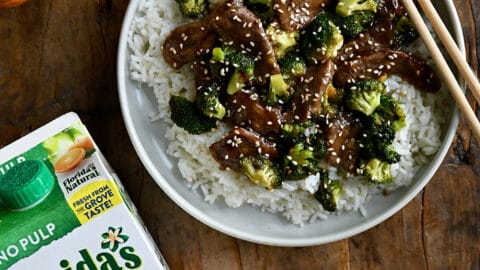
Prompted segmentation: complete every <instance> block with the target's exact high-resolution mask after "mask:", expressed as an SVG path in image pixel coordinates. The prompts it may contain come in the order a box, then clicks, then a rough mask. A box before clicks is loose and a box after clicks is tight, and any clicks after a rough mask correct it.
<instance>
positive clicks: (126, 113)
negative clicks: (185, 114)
mask: <svg viewBox="0 0 480 270" xmlns="http://www.w3.org/2000/svg"><path fill="white" fill-rule="evenodd" d="M141 1H142V0H132V1H130V3H129V5H128V7H127V11H126V13H125V16H124V19H123V22H122V28H121V31H120V38H119V43H118V51H117V86H118V94H119V99H120V106H121V111H122V116H123V117H122V118H123V121H124V124H125V126H126V129H127V132H128V135H129V138H130V141H131V142H132V145H133V147H134V149H135V152H136V154H137V156H138V157H139V158H140V161H141V162H142V164H143V166H144V167H145V168H146V170H147V171H148V173H149V174H150V176H151V177H152V178H153V180H154V181H155V183H156V184H157V185H158V186H159V187H160V188H161V189H162V190H163V192H165V193H166V194H167V196H168V197H169V198H170V199H172V200H173V201H174V202H175V204H176V205H178V206H179V207H180V208H182V209H183V210H184V211H185V212H187V213H188V214H189V215H191V216H193V217H194V218H195V219H197V220H198V221H200V222H202V223H204V224H205V225H207V226H209V227H211V228H213V229H215V230H217V231H220V232H222V233H225V234H227V235H230V236H233V237H236V238H239V239H242V240H246V241H249V242H253V243H258V244H264V245H271V246H281V247H302V246H313V245H320V244H326V243H331V242H335V241H338V240H342V239H346V238H348V237H351V236H354V235H356V234H359V233H361V232H364V231H366V230H368V229H370V228H373V227H374V226H376V225H378V224H380V223H382V222H383V221H385V220H386V219H388V218H390V217H391V216H393V215H394V214H396V213H397V212H398V211H399V210H401V209H402V208H403V207H405V205H406V204H407V203H409V202H411V200H412V199H413V198H414V197H415V196H417V194H418V193H419V192H420V191H421V190H422V189H423V188H424V187H425V186H426V185H427V184H428V182H429V181H430V180H431V178H432V177H433V175H434V174H435V172H436V171H437V170H438V167H439V166H440V164H441V163H442V162H443V159H444V158H445V156H446V154H447V152H448V150H449V148H450V145H451V143H452V141H453V138H454V136H455V134H456V132H455V130H456V129H457V127H458V123H459V115H458V108H457V106H455V107H454V109H453V112H452V114H453V116H452V121H451V122H450V124H449V125H448V127H447V129H446V130H447V132H446V135H445V138H444V140H443V142H442V144H445V143H446V142H448V144H447V145H448V146H444V147H442V148H441V149H440V150H439V152H437V153H436V155H439V156H440V157H441V158H438V159H437V161H436V162H435V163H434V164H433V165H432V169H431V170H430V171H429V172H428V173H426V174H424V175H422V177H423V178H422V179H421V180H422V181H419V182H418V184H417V185H416V186H415V187H412V186H410V187H411V188H412V189H411V190H410V189H409V190H408V192H407V193H406V194H405V195H404V196H402V197H400V201H399V202H398V203H396V204H395V205H393V206H392V207H391V208H390V209H389V210H388V211H386V212H384V213H382V214H380V215H378V216H376V217H375V218H372V219H365V222H362V223H360V224H359V225H356V226H353V227H352V228H349V229H345V230H343V231H342V232H340V233H336V234H333V235H329V234H327V235H320V236H318V237H313V238H310V239H292V238H288V239H287V238H285V239H280V238H278V237H267V236H262V235H251V234H250V233H246V232H243V231H241V230H238V229H235V228H228V227H225V226H223V225H222V223H221V222H218V221H216V220H214V219H212V218H210V217H209V216H208V215H206V214H205V213H203V212H202V211H199V210H197V209H196V208H193V207H192V206H191V204H190V202H188V201H187V200H186V199H184V198H183V197H182V196H181V195H180V194H178V193H177V192H176V191H175V190H174V189H173V188H172V187H171V186H170V185H169V184H168V182H167V181H166V179H165V178H164V177H163V175H162V174H161V173H160V172H159V171H158V170H157V169H156V166H155V165H154V163H153V161H152V160H151V159H150V158H149V156H148V154H147V152H146V150H145V147H144V145H143V144H142V141H141V139H140V137H139V134H138V133H137V132H136V131H135V128H134V123H133V119H132V117H131V112H130V109H129V106H128V98H127V94H126V91H127V87H126V80H130V78H128V76H125V73H126V70H125V69H127V70H128V68H127V67H126V66H125V65H124V63H126V56H127V54H126V53H125V52H126V50H128V47H127V44H128V42H127V38H128V32H129V29H130V25H131V23H132V20H133V18H134V16H135V13H136V11H137V7H138V5H139V3H140V2H141ZM441 1H443V2H444V3H445V4H446V5H447V12H448V13H449V16H450V18H452V22H451V24H452V30H453V33H452V34H453V36H454V40H455V41H456V43H457V45H458V46H459V48H460V51H461V52H462V53H463V55H465V43H464V35H463V30H462V26H461V23H460V19H459V17H458V13H457V12H456V9H455V5H454V3H453V1H452V0H441ZM407 188H408V187H407ZM189 206H190V207H189Z"/></svg>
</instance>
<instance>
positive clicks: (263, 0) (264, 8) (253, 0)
mask: <svg viewBox="0 0 480 270" xmlns="http://www.w3.org/2000/svg"><path fill="white" fill-rule="evenodd" d="M245 6H247V8H248V9H249V10H251V11H252V12H253V13H255V15H257V17H258V18H260V19H261V20H262V21H266V20H268V19H269V18H270V17H272V16H273V4H272V0H246V1H245Z"/></svg>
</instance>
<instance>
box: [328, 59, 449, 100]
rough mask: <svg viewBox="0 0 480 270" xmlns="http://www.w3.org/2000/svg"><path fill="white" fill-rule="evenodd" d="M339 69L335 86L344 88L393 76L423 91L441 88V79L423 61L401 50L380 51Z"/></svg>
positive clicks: (344, 63) (342, 64)
mask: <svg viewBox="0 0 480 270" xmlns="http://www.w3.org/2000/svg"><path fill="white" fill-rule="evenodd" d="M337 68H338V70H337V73H336V74H335V78H334V83H335V86H337V87H341V88H343V87H344V86H345V85H348V84H351V83H354V82H356V81H358V80H361V79H364V78H373V79H378V78H379V77H381V76H382V75H392V74H396V75H399V76H400V77H402V79H404V80H405V81H407V82H408V83H410V84H412V85H413V86H415V87H416V88H417V89H419V90H422V91H426V92H436V91H438V90H439V89H440V87H441V82H440V79H439V78H438V77H437V75H436V74H435V72H434V71H433V70H432V68H431V67H430V66H428V64H427V62H426V61H425V60H424V59H422V58H420V57H417V56H415V55H413V54H408V53H405V52H401V51H393V50H385V51H379V52H376V53H373V54H371V55H366V56H362V57H360V58H358V59H355V60H351V61H346V62H342V63H340V64H338V65H337Z"/></svg>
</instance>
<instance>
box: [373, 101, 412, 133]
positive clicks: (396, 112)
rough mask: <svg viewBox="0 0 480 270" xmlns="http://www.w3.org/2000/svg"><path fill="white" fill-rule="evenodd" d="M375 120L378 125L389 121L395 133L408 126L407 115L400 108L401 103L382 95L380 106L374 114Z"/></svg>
mask: <svg viewBox="0 0 480 270" xmlns="http://www.w3.org/2000/svg"><path fill="white" fill-rule="evenodd" d="M372 117H373V119H375V121H376V123H379V122H383V121H388V122H390V124H391V125H392V127H393V129H394V130H395V131H398V130H400V129H401V128H403V127H405V125H406V115H405V112H404V111H403V109H402V106H400V103H399V102H398V101H397V100H396V99H394V98H393V97H391V96H387V95H382V96H381V97H380V106H378V108H377V109H376V110H375V112H373V114H372Z"/></svg>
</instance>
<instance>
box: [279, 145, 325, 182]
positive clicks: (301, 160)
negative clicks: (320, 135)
mask: <svg viewBox="0 0 480 270" xmlns="http://www.w3.org/2000/svg"><path fill="white" fill-rule="evenodd" d="M326 152H327V148H326V146H325V143H323V141H320V140H318V141H316V142H315V143H312V144H308V143H306V142H299V143H296V144H295V145H294V146H293V147H291V148H290V150H289V151H288V153H287V155H286V156H285V159H284V174H285V178H286V179H289V180H299V179H304V178H306V177H307V176H309V175H313V174H316V173H317V172H319V171H320V161H321V159H322V158H323V157H324V156H325V153H326Z"/></svg>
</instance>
